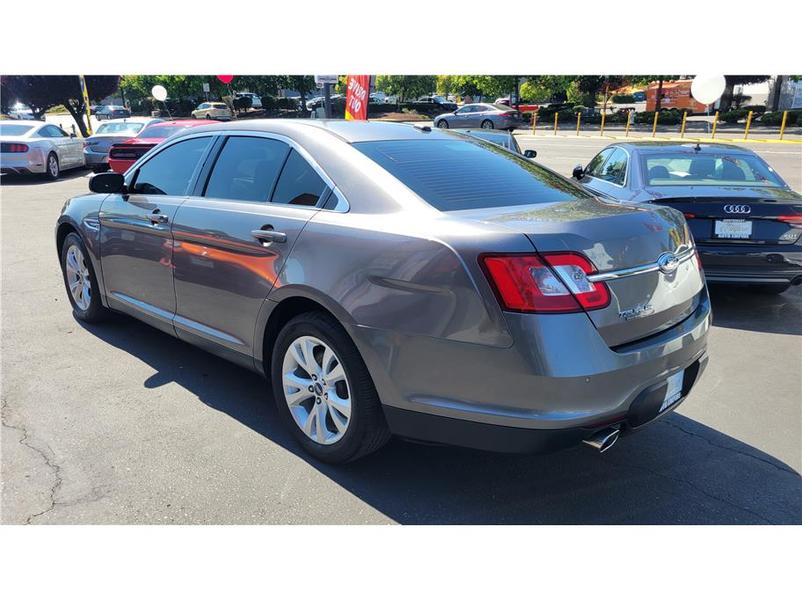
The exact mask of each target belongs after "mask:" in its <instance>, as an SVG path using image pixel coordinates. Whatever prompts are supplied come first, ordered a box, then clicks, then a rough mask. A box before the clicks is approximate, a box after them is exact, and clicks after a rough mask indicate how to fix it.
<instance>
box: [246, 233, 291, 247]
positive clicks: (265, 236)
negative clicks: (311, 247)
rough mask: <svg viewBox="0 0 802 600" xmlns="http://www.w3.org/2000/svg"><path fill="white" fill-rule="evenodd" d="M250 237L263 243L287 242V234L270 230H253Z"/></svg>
mask: <svg viewBox="0 0 802 600" xmlns="http://www.w3.org/2000/svg"><path fill="white" fill-rule="evenodd" d="M251 235H252V236H253V237H255V238H256V239H257V240H259V241H260V242H263V243H268V244H269V243H271V242H276V243H278V244H283V243H284V242H286V241H287V234H286V233H283V232H281V231H273V230H272V229H254V230H253V231H251Z"/></svg>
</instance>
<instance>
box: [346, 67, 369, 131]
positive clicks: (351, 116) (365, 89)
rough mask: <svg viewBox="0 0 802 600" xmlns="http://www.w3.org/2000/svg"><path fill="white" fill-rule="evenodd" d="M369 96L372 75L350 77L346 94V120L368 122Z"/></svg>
mask: <svg viewBox="0 0 802 600" xmlns="http://www.w3.org/2000/svg"><path fill="white" fill-rule="evenodd" d="M369 95H370V75H349V76H348V88H347V90H346V93H345V118H346V119H348V120H354V121H367V120H368V100H369Z"/></svg>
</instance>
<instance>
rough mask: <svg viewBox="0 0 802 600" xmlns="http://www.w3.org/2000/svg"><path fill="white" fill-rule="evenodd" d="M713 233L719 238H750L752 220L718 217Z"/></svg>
mask: <svg viewBox="0 0 802 600" xmlns="http://www.w3.org/2000/svg"><path fill="white" fill-rule="evenodd" d="M713 234H714V235H715V237H717V238H723V239H730V240H748V239H749V238H751V237H752V221H747V220H746V219H717V220H716V222H715V225H714V230H713Z"/></svg>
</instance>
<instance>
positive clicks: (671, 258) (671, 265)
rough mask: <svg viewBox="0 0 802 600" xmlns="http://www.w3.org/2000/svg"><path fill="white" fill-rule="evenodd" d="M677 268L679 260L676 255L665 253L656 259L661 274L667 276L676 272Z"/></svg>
mask: <svg viewBox="0 0 802 600" xmlns="http://www.w3.org/2000/svg"><path fill="white" fill-rule="evenodd" d="M678 266H679V259H678V258H677V255H676V254H673V253H671V252H665V253H663V254H661V255H660V258H658V259H657V267H658V268H659V269H660V271H661V272H662V273H665V274H666V275H669V274H671V273H673V272H674V271H676V270H677V267H678Z"/></svg>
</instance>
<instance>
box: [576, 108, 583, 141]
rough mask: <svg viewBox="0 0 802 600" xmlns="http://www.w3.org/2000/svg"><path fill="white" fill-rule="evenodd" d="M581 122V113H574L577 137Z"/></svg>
mask: <svg viewBox="0 0 802 600" xmlns="http://www.w3.org/2000/svg"><path fill="white" fill-rule="evenodd" d="M581 120H582V113H580V112H578V113H576V134H577V136H578V135H579V122H580V121H581Z"/></svg>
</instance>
